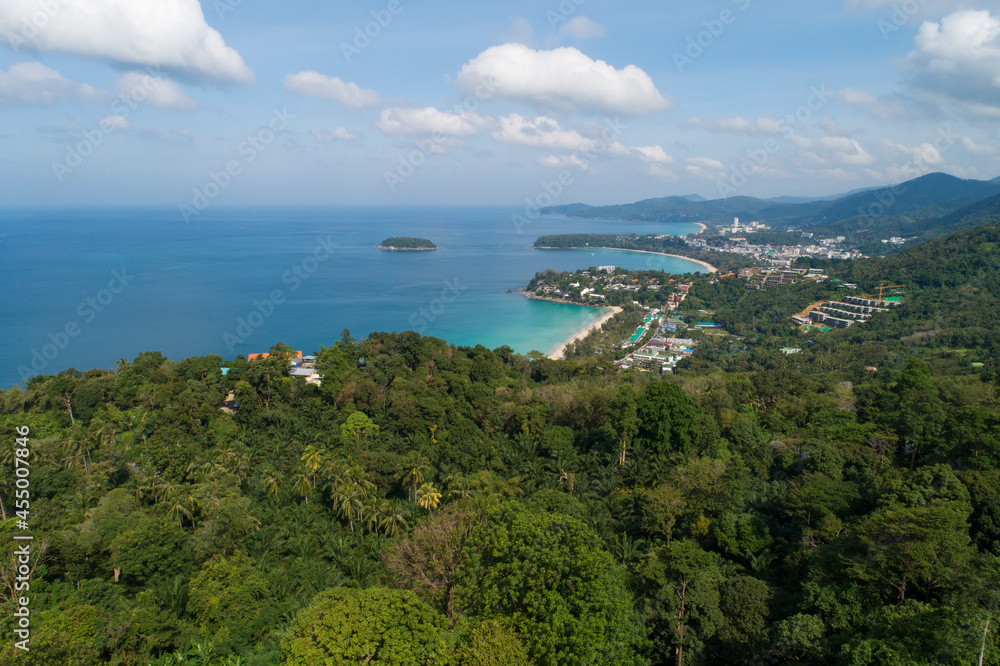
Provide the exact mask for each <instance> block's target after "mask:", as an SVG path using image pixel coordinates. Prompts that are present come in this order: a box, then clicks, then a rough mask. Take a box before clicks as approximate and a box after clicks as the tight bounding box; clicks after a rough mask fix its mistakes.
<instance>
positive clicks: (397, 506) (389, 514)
mask: <svg viewBox="0 0 1000 666" xmlns="http://www.w3.org/2000/svg"><path fill="white" fill-rule="evenodd" d="M381 513H382V520H381V523H380V524H379V527H380V528H381V529H382V531H383V533H385V535H386V536H389V537H394V536H396V535H398V534H399V532H400V530H401V529H406V528H407V527H409V524H408V523H407V520H406V511H405V507H404V505H403V504H402V503H400V501H399V500H397V499H392V500H388V501H387V502H384V503H383V506H382V508H381Z"/></svg>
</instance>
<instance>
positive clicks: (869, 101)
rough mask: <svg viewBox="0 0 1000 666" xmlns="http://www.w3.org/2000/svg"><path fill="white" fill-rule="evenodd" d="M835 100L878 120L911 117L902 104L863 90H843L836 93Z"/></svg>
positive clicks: (907, 109) (908, 110)
mask: <svg viewBox="0 0 1000 666" xmlns="http://www.w3.org/2000/svg"><path fill="white" fill-rule="evenodd" d="M836 99H837V101H839V102H843V103H844V104H847V105H848V106H853V107H854V108H856V109H861V110H862V111H864V112H866V113H868V114H869V115H871V116H872V117H874V118H876V119H878V120H883V121H889V120H906V119H907V118H909V117H910V116H911V115H912V113H911V112H910V109H909V108H908V107H907V106H906V105H905V104H903V103H902V102H900V101H897V100H894V99H891V98H888V97H880V96H879V95H875V94H873V93H870V92H866V91H864V90H855V89H853V88H844V89H843V90H841V91H840V92H838V93H837V97H836Z"/></svg>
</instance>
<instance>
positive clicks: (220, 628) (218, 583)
mask: <svg viewBox="0 0 1000 666" xmlns="http://www.w3.org/2000/svg"><path fill="white" fill-rule="evenodd" d="M270 601H271V590H270V588H269V587H268V585H267V580H266V579H265V578H264V574H263V573H261V570H260V568H259V567H258V566H257V563H256V562H254V561H253V560H252V559H250V558H249V557H247V556H246V555H245V554H243V553H241V552H237V553H236V554H235V555H233V556H232V557H231V558H229V559H222V558H221V557H218V556H216V557H214V558H212V559H211V560H210V561H209V562H208V563H206V564H205V566H204V567H202V569H201V571H200V572H199V573H198V575H197V576H195V577H194V578H193V579H191V583H190V584H189V586H188V604H187V610H188V612H189V613H191V614H192V615H193V616H194V617H195V618H196V619H197V620H198V622H199V624H200V625H201V626H202V627H204V628H205V630H206V631H208V633H209V634H211V635H212V636H213V637H214V638H215V640H216V641H218V642H219V643H220V644H222V645H224V646H227V647H228V648H230V649H233V648H241V647H245V646H246V645H248V644H249V643H250V642H251V641H252V640H253V639H254V638H255V635H256V634H258V633H259V632H260V629H261V628H260V627H259V626H257V620H258V618H259V617H260V609H261V607H262V606H266V605H268V604H269V603H270Z"/></svg>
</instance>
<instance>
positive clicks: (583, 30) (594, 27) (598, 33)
mask: <svg viewBox="0 0 1000 666" xmlns="http://www.w3.org/2000/svg"><path fill="white" fill-rule="evenodd" d="M559 32H560V33H561V34H563V35H570V36H571V37H576V38H577V39H590V38H591V37H603V36H604V35H605V34H607V31H606V30H605V29H604V26H603V25H601V24H600V23H598V22H597V21H592V20H591V19H589V18H587V17H586V16H577V17H576V18H573V19H570V20H569V21H567V22H566V23H564V24H563V25H562V27H561V28H559Z"/></svg>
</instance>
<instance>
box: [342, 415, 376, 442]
mask: <svg viewBox="0 0 1000 666" xmlns="http://www.w3.org/2000/svg"><path fill="white" fill-rule="evenodd" d="M378 432H379V427H378V425H376V424H375V422H374V421H372V420H371V419H370V418H368V417H367V416H366V415H365V414H362V413H361V412H354V413H352V414H351V415H350V416H348V417H347V420H346V421H345V422H344V423H342V424H340V434H341V435H343V436H344V437H345V438H347V439H349V440H351V441H352V442H354V443H355V444H360V443H361V440H362V439H364V438H367V437H371V436H373V435H377V434H378Z"/></svg>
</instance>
